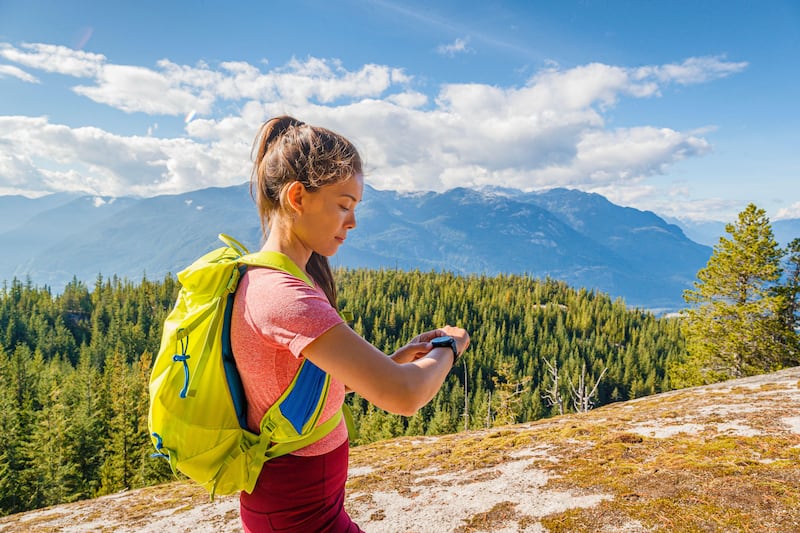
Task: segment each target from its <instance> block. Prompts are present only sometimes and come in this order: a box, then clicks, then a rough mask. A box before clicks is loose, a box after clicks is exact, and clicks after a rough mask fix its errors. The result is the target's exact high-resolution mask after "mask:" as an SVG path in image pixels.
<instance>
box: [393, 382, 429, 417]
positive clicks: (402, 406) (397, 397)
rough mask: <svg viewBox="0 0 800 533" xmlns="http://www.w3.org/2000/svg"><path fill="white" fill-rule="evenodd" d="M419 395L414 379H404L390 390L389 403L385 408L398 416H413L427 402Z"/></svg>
mask: <svg viewBox="0 0 800 533" xmlns="http://www.w3.org/2000/svg"><path fill="white" fill-rule="evenodd" d="M421 396H422V395H421V391H420V388H419V386H416V385H415V382H414V380H412V379H408V380H404V381H403V382H402V383H400V384H398V385H397V386H396V387H395V388H394V389H393V390H392V394H391V398H390V399H389V402H388V403H389V404H390V405H388V406H387V407H386V408H385V409H386V410H387V411H389V412H390V413H393V414H396V415H400V416H414V415H415V414H416V413H417V411H419V410H420V409H421V408H422V407H423V406H424V405H425V404H426V403H427V401H425V399H424V398H422V397H421Z"/></svg>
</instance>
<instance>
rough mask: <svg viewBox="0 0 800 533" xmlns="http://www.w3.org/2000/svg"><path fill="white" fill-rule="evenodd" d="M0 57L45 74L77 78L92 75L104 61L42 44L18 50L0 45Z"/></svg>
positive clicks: (83, 53) (64, 48) (87, 53)
mask: <svg viewBox="0 0 800 533" xmlns="http://www.w3.org/2000/svg"><path fill="white" fill-rule="evenodd" d="M0 57H4V58H5V59H7V60H8V61H12V62H14V63H19V64H21V65H25V66H27V67H31V68H35V69H38V70H43V71H45V72H58V73H59V74H67V75H69V76H77V77H87V76H92V75H94V74H95V73H96V72H97V71H98V70H99V69H100V67H101V66H102V65H103V63H105V61H106V57H105V56H103V55H101V54H93V53H91V52H83V51H81V50H73V49H72V48H67V47H66V46H57V45H53V44H42V43H32V44H28V43H26V44H23V45H21V46H20V47H19V48H16V47H14V46H11V45H10V44H7V43H0Z"/></svg>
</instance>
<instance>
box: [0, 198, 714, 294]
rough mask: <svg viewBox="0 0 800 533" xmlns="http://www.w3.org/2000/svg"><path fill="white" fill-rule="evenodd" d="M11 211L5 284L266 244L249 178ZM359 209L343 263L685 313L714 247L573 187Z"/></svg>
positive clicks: (145, 271)
mask: <svg viewBox="0 0 800 533" xmlns="http://www.w3.org/2000/svg"><path fill="white" fill-rule="evenodd" d="M0 208H2V213H3V214H2V217H1V218H2V219H1V220H0V230H2V231H0V246H3V249H4V250H13V253H7V254H3V256H2V257H1V258H0V280H2V279H5V280H10V279H12V278H13V277H17V278H19V279H25V277H26V276H30V278H31V280H32V282H33V283H34V284H38V285H42V284H47V285H49V286H50V287H51V288H52V289H53V290H54V291H56V292H58V291H60V290H61V289H63V287H64V285H65V284H66V283H68V282H69V281H70V280H72V279H73V276H76V277H77V278H78V279H80V280H83V281H84V282H86V283H88V284H89V285H90V286H91V284H92V283H93V282H94V280H95V279H96V278H97V275H98V274H102V275H103V276H104V277H110V276H112V275H115V274H116V275H117V276H119V277H124V278H128V279H132V280H138V279H141V278H142V277H143V276H146V277H148V278H150V279H159V278H161V277H163V276H164V275H166V274H167V273H170V272H171V273H176V272H178V271H180V270H181V269H182V268H184V267H185V266H186V265H188V264H189V263H190V262H191V261H192V260H193V259H195V258H196V257H198V256H199V255H201V254H202V253H204V252H205V251H208V250H210V249H212V248H214V247H216V246H219V245H220V243H219V241H218V240H217V234H218V233H228V234H230V235H233V236H234V237H236V238H237V239H239V240H241V241H242V242H243V243H244V244H245V245H246V246H248V247H250V248H251V249H256V248H258V246H259V243H260V240H261V229H260V223H259V221H258V217H257V215H256V211H255V207H254V205H253V201H252V199H251V198H250V195H249V189H248V186H247V184H243V185H238V186H233V187H226V188H209V189H202V190H197V191H192V192H188V193H183V194H177V195H163V196H157V197H152V198H142V199H138V198H116V199H111V198H97V197H92V196H78V197H75V196H70V195H54V196H53V197H50V196H48V197H43V198H39V199H28V198H22V197H0ZM7 213H8V214H9V215H10V216H8V215H7ZM26 215H27V216H26ZM357 217H358V227H357V228H356V230H354V231H352V232H351V233H350V235H349V236H348V240H347V243H346V244H345V245H344V246H343V247H342V248H341V249H340V251H339V253H338V254H337V256H336V257H334V258H333V261H332V263H333V265H334V266H344V267H352V268H357V267H366V268H400V269H404V270H412V269H419V270H423V271H430V270H436V271H452V272H455V273H459V274H486V275H496V274H499V273H512V274H514V273H515V274H528V275H531V276H533V277H538V278H544V277H547V276H549V277H551V278H554V279H560V280H563V281H565V282H567V283H568V284H570V285H572V286H575V287H586V288H589V289H597V290H600V291H602V292H607V293H609V294H611V295H612V296H614V297H622V298H624V299H625V301H626V303H627V304H628V305H631V306H637V307H644V308H648V309H654V310H659V309H660V310H674V309H677V308H680V307H682V306H683V301H682V292H683V290H684V289H686V288H688V287H689V286H691V283H692V281H693V280H694V279H695V276H696V273H697V271H698V270H699V269H700V268H702V267H703V266H705V264H706V262H707V261H708V258H709V257H710V254H711V248H709V247H708V246H704V245H701V244H698V243H696V242H694V241H692V240H690V239H688V238H687V237H686V236H685V234H684V233H683V231H682V230H681V229H680V228H679V227H677V226H676V225H674V224H669V223H667V222H665V221H664V220H663V219H662V218H660V217H658V216H657V215H655V214H654V213H651V212H646V211H640V210H637V209H633V208H628V207H620V206H618V205H615V204H613V203H611V202H609V201H608V200H607V199H606V198H604V197H603V196H600V195H597V194H588V193H583V192H580V191H577V190H568V189H552V190H549V191H546V192H536V193H523V192H521V191H514V190H509V189H500V188H496V189H491V188H490V189H483V190H473V189H466V188H456V189H452V190H449V191H446V192H443V193H434V192H424V193H399V192H395V191H385V190H377V189H374V188H372V187H369V186H366V187H365V191H364V199H363V201H362V204H361V205H360V206H359V208H358V211H357ZM12 218H13V219H12Z"/></svg>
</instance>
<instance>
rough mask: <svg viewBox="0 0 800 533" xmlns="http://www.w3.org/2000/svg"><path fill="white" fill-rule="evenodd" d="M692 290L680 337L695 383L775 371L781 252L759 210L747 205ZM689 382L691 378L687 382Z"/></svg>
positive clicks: (778, 348) (780, 332)
mask: <svg viewBox="0 0 800 533" xmlns="http://www.w3.org/2000/svg"><path fill="white" fill-rule="evenodd" d="M725 231H726V232H727V233H728V234H729V235H730V237H729V238H726V237H721V238H720V240H719V243H718V244H717V245H716V246H715V247H714V252H713V253H712V255H711V258H710V259H709V261H708V264H707V265H706V267H705V268H703V269H702V270H700V272H698V274H697V278H698V281H696V282H695V284H694V289H692V290H688V291H686V292H685V293H684V299H685V300H686V302H687V303H688V304H690V305H691V306H692V307H690V308H689V310H688V312H687V316H686V319H685V323H684V333H685V336H686V340H687V349H688V351H689V354H690V359H691V362H690V364H691V365H694V367H695V368H694V371H696V372H697V374H696V375H695V376H693V377H694V379H695V380H697V381H698V382H701V383H702V382H705V383H708V382H713V381H719V380H723V379H728V378H736V377H741V376H748V375H753V374H758V373H763V372H767V371H770V370H772V369H775V368H776V366H777V363H778V361H779V359H780V356H779V354H780V353H781V343H780V338H782V337H784V336H785V335H784V333H785V331H784V330H785V326H784V325H783V324H782V323H781V321H780V320H779V311H780V304H781V298H780V297H779V296H777V295H776V294H775V291H774V290H773V288H774V286H775V285H776V283H777V282H778V280H779V278H780V275H781V268H780V259H781V256H782V252H781V249H780V248H779V247H778V244H777V242H776V241H775V238H774V237H773V234H772V228H771V227H770V224H769V219H768V218H767V216H766V214H765V212H764V210H763V209H759V208H758V207H756V206H755V205H754V204H750V205H748V206H747V208H746V209H745V210H744V211H742V212H741V213H740V214H739V219H738V222H736V223H735V224H728V225H727V226H726V228H725ZM684 377H685V378H686V379H687V380H689V381H691V379H692V377H691V376H689V377H686V376H684Z"/></svg>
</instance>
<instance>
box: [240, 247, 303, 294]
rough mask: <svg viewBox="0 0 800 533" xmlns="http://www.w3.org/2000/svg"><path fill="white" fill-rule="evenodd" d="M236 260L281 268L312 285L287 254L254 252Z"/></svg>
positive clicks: (253, 264)
mask: <svg viewBox="0 0 800 533" xmlns="http://www.w3.org/2000/svg"><path fill="white" fill-rule="evenodd" d="M237 261H238V262H239V263H240V264H243V265H248V266H260V267H268V268H274V269H276V270H283V271H284V272H288V273H289V274H291V275H292V276H294V277H296V278H298V279H301V280H303V281H305V282H306V283H307V284H308V285H310V286H311V287H313V286H314V284H313V283H312V282H311V280H310V279H309V277H308V276H306V274H305V273H304V272H303V271H302V270H300V267H298V266H297V265H296V264H295V263H294V261H292V260H291V259H290V258H289V256H287V255H284V254H282V253H280V252H254V253H252V254H247V255H243V256H242V257H240V258H239V259H238V260H237Z"/></svg>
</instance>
